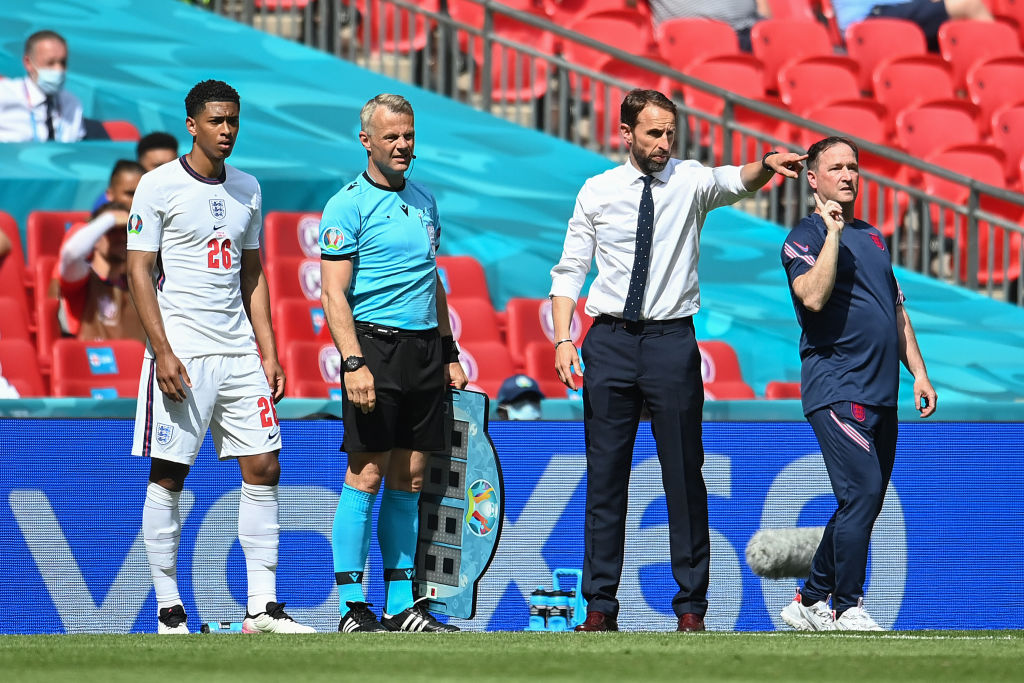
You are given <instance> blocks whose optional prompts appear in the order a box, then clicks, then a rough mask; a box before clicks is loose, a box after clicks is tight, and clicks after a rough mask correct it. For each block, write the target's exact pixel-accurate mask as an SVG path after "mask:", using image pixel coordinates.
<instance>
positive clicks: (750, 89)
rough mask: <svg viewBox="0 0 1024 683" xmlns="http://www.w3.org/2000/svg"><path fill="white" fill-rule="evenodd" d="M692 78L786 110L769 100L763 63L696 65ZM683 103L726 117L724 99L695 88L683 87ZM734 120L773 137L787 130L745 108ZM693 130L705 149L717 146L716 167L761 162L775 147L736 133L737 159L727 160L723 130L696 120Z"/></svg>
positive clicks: (735, 58) (737, 60)
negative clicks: (770, 149)
mask: <svg viewBox="0 0 1024 683" xmlns="http://www.w3.org/2000/svg"><path fill="white" fill-rule="evenodd" d="M689 75H691V76H693V77H694V78H697V79H699V80H702V81H704V82H706V83H710V84H712V85H716V86H718V87H720V88H723V89H725V90H729V91H731V92H733V93H735V94H737V95H740V96H742V97H747V98H750V99H754V100H761V101H763V102H766V103H768V104H774V105H776V106H780V107H781V106H782V103H781V102H780V101H778V100H776V99H771V98H767V97H765V94H764V74H763V71H762V69H761V63H760V62H759V61H758V60H757V59H756V58H754V57H751V56H750V55H730V56H724V57H714V58H712V59H708V60H705V61H703V62H701V63H699V64H697V65H695V66H694V67H693V68H692V69H690V72H689ZM683 100H684V101H685V102H686V104H687V105H688V106H690V107H692V108H694V109H697V110H698V111H702V112H707V113H708V114H712V115H713V117H716V118H717V117H719V116H720V115H721V114H722V111H723V109H724V102H723V100H722V98H720V97H718V96H717V95H712V94H709V93H706V92H704V91H702V90H699V89H698V88H694V87H692V86H684V87H683ZM733 119H734V121H735V122H736V123H738V124H741V125H743V126H747V127H749V128H753V129H754V130H757V131H760V132H762V133H764V134H766V135H770V136H773V137H778V136H779V133H780V132H781V131H782V130H783V128H784V127H783V126H782V124H780V122H779V120H778V119H776V118H775V117H772V116H768V115H766V114H761V113H758V112H755V111H752V110H750V109H747V108H746V107H743V106H737V107H736V108H735V109H734V110H733ZM690 128H691V130H693V131H694V134H695V135H697V136H699V140H700V143H701V144H702V145H704V146H709V145H713V149H714V151H715V160H716V163H727V164H732V163H745V162H746V161H747V160H749V159H754V158H760V156H761V154H764V152H766V151H768V149H769V148H770V147H771V145H761V144H757V143H756V142H755V141H754V139H753V138H751V137H749V136H746V135H743V134H742V133H739V132H733V134H732V150H733V156H732V158H731V159H725V158H724V157H723V156H722V151H723V149H724V144H723V143H724V139H723V131H722V128H721V127H720V126H715V125H713V124H712V123H710V122H709V121H706V120H697V119H693V122H692V123H691V124H690Z"/></svg>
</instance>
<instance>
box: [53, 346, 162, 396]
mask: <svg viewBox="0 0 1024 683" xmlns="http://www.w3.org/2000/svg"><path fill="white" fill-rule="evenodd" d="M145 350H146V347H145V345H144V344H143V343H142V342H139V341H136V340H134V339H110V340H105V341H81V340H78V339H61V340H58V341H57V342H56V343H55V344H54V345H53V377H52V382H53V395H54V396H94V397H97V398H109V397H112V396H111V395H110V394H112V393H113V392H109V393H108V390H110V389H113V390H114V392H116V395H117V396H119V397H122V398H134V397H135V396H136V395H137V393H138V387H139V375H140V373H141V372H142V359H143V354H144V353H145Z"/></svg>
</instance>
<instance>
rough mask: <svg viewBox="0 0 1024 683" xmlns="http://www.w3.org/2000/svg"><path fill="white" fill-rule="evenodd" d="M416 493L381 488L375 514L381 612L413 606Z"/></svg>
mask: <svg viewBox="0 0 1024 683" xmlns="http://www.w3.org/2000/svg"><path fill="white" fill-rule="evenodd" d="M419 500H420V494H419V493H412V492H409V491H396V490H394V489H387V488H386V489H384V493H383V494H381V499H380V514H379V515H378V517H377V540H378V541H379V542H380V557H381V562H382V563H383V565H384V589H385V591H386V595H387V600H386V603H387V604H386V605H385V607H384V611H385V612H387V613H388V614H391V615H394V614H398V613H399V612H401V611H402V610H404V609H407V608H409V607H412V602H413V598H412V577H413V568H414V567H415V566H416V565H415V561H416V542H417V537H418V536H419Z"/></svg>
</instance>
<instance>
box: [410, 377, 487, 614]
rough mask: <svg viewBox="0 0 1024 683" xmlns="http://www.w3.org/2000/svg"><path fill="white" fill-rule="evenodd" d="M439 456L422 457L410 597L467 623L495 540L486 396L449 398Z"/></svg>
mask: <svg viewBox="0 0 1024 683" xmlns="http://www.w3.org/2000/svg"><path fill="white" fill-rule="evenodd" d="M451 399H452V400H451V403H450V404H449V406H450V407H451V411H450V413H449V415H448V418H449V419H448V426H449V429H448V434H449V438H448V439H447V440H446V443H447V445H446V448H445V450H444V451H441V452H435V453H430V454H429V455H428V456H427V465H426V471H425V473H424V477H423V491H422V493H421V494H420V509H419V516H420V518H419V524H420V529H419V546H418V548H417V551H416V579H415V591H416V595H417V597H425V598H427V600H428V608H429V609H430V610H431V611H433V612H437V613H440V614H447V615H449V616H452V617H459V618H461V619H472V618H473V614H474V613H475V611H476V589H477V584H478V583H479V581H480V578H481V577H482V576H483V575H484V572H486V571H487V567H488V566H489V565H490V563H491V559H492V558H493V557H494V553H495V551H496V550H497V547H498V538H499V537H500V536H501V524H502V520H503V519H504V510H505V496H504V494H503V493H502V487H501V486H502V485H501V463H500V462H499V461H498V453H497V451H495V450H494V444H493V443H491V438H490V436H488V434H487V410H488V405H487V396H486V395H485V394H481V393H477V392H475V391H460V390H452V396H451Z"/></svg>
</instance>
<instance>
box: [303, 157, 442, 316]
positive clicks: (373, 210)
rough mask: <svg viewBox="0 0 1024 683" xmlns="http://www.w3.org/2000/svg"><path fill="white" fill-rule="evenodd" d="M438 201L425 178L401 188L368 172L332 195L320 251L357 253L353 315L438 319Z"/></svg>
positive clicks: (335, 255)
mask: <svg viewBox="0 0 1024 683" xmlns="http://www.w3.org/2000/svg"><path fill="white" fill-rule="evenodd" d="M440 241H441V224H440V222H439V221H438V216H437V202H435V201H434V196H433V195H432V194H430V192H429V191H428V190H427V189H426V188H424V187H423V186H422V185H418V184H417V183H413V182H411V181H408V180H407V181H406V182H405V185H404V186H403V187H402V188H401V189H400V190H395V189H392V188H389V187H384V186H383V185H378V184H377V183H375V182H373V180H371V179H370V177H369V176H368V175H367V174H366V173H365V172H364V173H363V174H361V175H360V176H359V177H357V178H356V179H355V180H353V181H352V182H350V183H348V184H347V185H345V186H344V187H343V188H341V190H340V191H339V192H338V193H337V194H336V195H334V196H333V197H331V199H330V201H328V202H327V206H325V207H324V212H323V217H322V218H321V219H320V258H321V259H325V260H334V259H341V258H351V259H352V283H351V285H350V287H349V291H348V300H349V304H350V305H351V306H352V317H353V318H355V319H356V320H359V321H362V322H372V323H377V324H378V325H388V326H391V327H398V328H401V329H404V330H427V329H431V328H434V327H437V304H436V296H437V293H436V289H435V288H436V282H437V262H436V255H437V248H438V246H439V245H440Z"/></svg>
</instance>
